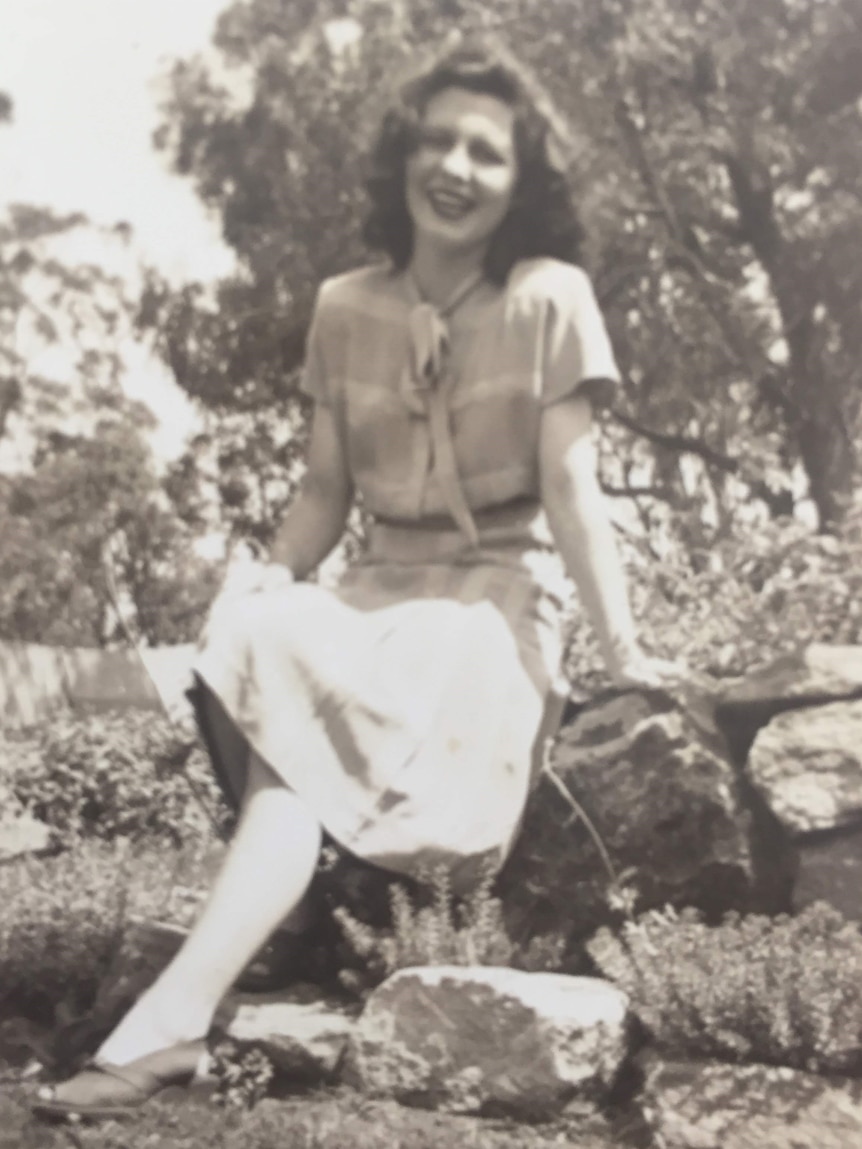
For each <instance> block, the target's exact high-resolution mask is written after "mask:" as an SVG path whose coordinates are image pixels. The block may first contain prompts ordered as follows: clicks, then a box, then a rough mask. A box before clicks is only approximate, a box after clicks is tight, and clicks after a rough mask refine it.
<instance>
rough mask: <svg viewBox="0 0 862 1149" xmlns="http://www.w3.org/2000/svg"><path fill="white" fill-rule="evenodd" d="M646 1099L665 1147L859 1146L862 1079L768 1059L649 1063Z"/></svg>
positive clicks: (811, 1148)
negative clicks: (820, 1073) (798, 1068)
mask: <svg viewBox="0 0 862 1149" xmlns="http://www.w3.org/2000/svg"><path fill="white" fill-rule="evenodd" d="M642 1064H643V1066H644V1069H645V1083H644V1087H643V1090H642V1092H641V1096H640V1101H639V1104H640V1106H641V1109H642V1111H643V1114H644V1117H645V1119H646V1121H647V1124H648V1125H649V1126H650V1128H651V1129H652V1131H653V1134H654V1136H655V1138H656V1141H657V1143H658V1144H659V1145H661V1146H662V1149H854V1147H855V1146H858V1145H862V1081H856V1080H850V1079H836V1078H829V1079H827V1078H824V1077H818V1076H816V1075H814V1074H810V1073H800V1072H797V1071H796V1070H793V1069H782V1068H780V1067H776V1066H767V1065H725V1064H722V1063H720V1062H679V1061H662V1060H661V1059H659V1058H658V1057H657V1056H656V1055H649V1056H648V1057H646V1058H644V1059H643V1062H642Z"/></svg>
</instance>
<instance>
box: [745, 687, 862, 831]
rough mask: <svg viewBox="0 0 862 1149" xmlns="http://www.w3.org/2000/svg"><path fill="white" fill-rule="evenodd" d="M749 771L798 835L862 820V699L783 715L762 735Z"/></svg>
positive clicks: (779, 815)
mask: <svg viewBox="0 0 862 1149" xmlns="http://www.w3.org/2000/svg"><path fill="white" fill-rule="evenodd" d="M746 770H747V773H748V776H749V777H750V778H751V780H752V782H753V783H754V785H755V786H756V787H757V789H758V790H759V791H760V793H761V794H762V795H763V796H764V798H765V799H766V801H767V803H768V804H769V807H770V809H771V810H772V811H773V813H774V814H775V815H776V817H777V818H778V820H779V821H780V822H781V824H782V825H783V826H785V827H786V828H787V829H788V830H789V831H790V832H791V833H792V834H806V833H811V832H813V831H817V830H830V829H835V828H836V827H840V826H846V825H848V824H854V823H859V822H862V701H856V702H834V703H831V704H830V705H827V706H815V707H808V708H806V709H804V710H792V711H787V712H786V713H784V714H779V715H778V716H777V717H775V718H773V719H772V721H771V722H770V723H769V724H768V725H767V726H765V727H764V728H763V729H762V730H761V731H760V732H759V733H758V734H757V736H756V738H755V740H754V745H753V746H752V747H751V751H750V753H749V755H748V764H747V767H746Z"/></svg>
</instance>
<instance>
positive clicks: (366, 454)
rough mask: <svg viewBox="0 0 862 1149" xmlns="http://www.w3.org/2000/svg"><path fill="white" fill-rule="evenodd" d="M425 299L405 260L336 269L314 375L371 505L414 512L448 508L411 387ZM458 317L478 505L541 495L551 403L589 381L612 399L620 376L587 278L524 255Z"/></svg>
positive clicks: (459, 395)
mask: <svg viewBox="0 0 862 1149" xmlns="http://www.w3.org/2000/svg"><path fill="white" fill-rule="evenodd" d="M416 302H417V297H416V294H415V288H413V286H412V282H411V281H410V279H409V277H408V276H407V275H406V273H398V272H394V271H393V270H391V269H390V268H389V267H387V266H375V267H369V268H363V269H362V270H360V271H354V272H350V273H348V274H346V275H342V276H338V277H336V278H333V279H330V280H327V281H326V282H324V283H323V285H322V286H321V288H320V291H319V294H318V300H317V304H316V307H315V313H314V317H313V321H312V325H311V329H310V333H309V339H308V348H307V356H306V365H305V371H304V375H303V380H302V389H303V390H304V392H305V393H306V394H307V395H310V396H312V397H313V398H314V399H316V400H317V401H318V402H321V403H323V404H325V405H327V406H329V407H330V408H331V409H332V410H333V412H334V414H335V417H336V421H337V425H338V427H339V429H340V433H341V435H342V439H343V444H344V449H345V453H346V457H347V460H348V464H349V468H350V471H351V474H352V477H353V481H354V483H355V485H356V488H357V490H358V491H359V493H360V494H361V495H362V497H363V500H364V503H365V506H366V507H367V509H368V510H369V511H370V512H371V513H372V514H374V515H380V516H382V517H385V518H389V519H396V520H408V521H410V520H417V519H421V518H423V517H425V516H429V515H440V514H445V513H446V511H447V506H446V500H445V496H444V494H443V492H442V491H441V489H440V487H439V485H438V483H437V481H436V478H435V474H434V468H433V459H432V454H433V447H432V440H431V435H430V432H429V421H428V419H427V418H423V417H421V414H420V415H418V414H417V412H416V410H414V409H412V408H411V407H410V406H409V405H408V404H407V403H405V400H404V396H403V386H402V382H403V374H404V370H405V364H406V363H407V362H409V357H410V348H409V338H410V336H409V323H408V315H409V312H410V309H411V308H412V307H413V306H414V305H415V303H416ZM449 326H450V340H451V348H452V366H453V374H454V385H453V388H452V391H451V393H450V395H449V402H448V405H449V411H450V422H451V436H452V442H453V446H454V453H455V459H456V463H457V471H458V475H459V478H460V483H461V487H462V489H463V493H464V497H465V499H466V502H467V504H468V506H469V507H470V508H471V509H472V510H482V509H485V508H488V507H494V506H497V505H499V504H502V503H506V502H509V501H510V500H513V499H518V498H522V497H525V496H527V497H530V496H532V497H535V496H537V495H538V488H539V475H538V462H537V451H536V445H537V440H538V428H539V420H540V416H541V411H542V408H543V407H544V406H546V405H547V404H550V403H553V402H556V401H557V400H559V399H562V398H564V397H566V396H568V395H571V394H572V393H574V392H575V391H576V390H578V389H579V388H581V387H587V388H588V389H589V393H590V396H591V398H592V399H593V400H594V401H595V400H600V401H601V400H603V399H604V398H605V397H606V396H607V395H608V391H609V388H610V389H612V387H613V384H614V382H615V381H616V380H617V379H618V371H617V366H616V363H615V361H614V355H613V351H612V349H611V344H610V341H609V339H608V335H607V331H606V328H605V325H604V321H603V318H602V315H601V312H600V310H599V306H598V303H597V301H596V297H595V294H594V292H593V288H592V285H591V283H590V280H589V278H588V277H587V275H586V273H585V272H584V271H583V270H582V269H581V268H579V267H576V266H574V265H572V264H567V263H562V262H561V261H559V260H555V259H549V258H542V259H531V260H525V261H523V262H521V263H519V264H517V265H516V266H515V268H514V269H513V271H512V273H511V274H510V276H509V279H508V281H507V282H506V284H505V285H504V286H502V287H495V286H494V285H492V284H490V283H484V284H482V286H481V288H480V289H479V290H477V291H475V292H473V293H472V294H471V295H470V296H469V298H468V299H467V300H466V301H465V303H464V305H463V306H462V307H461V308H459V309H458V311H457V312H456V313H455V315H454V316H453V317H452V319H451V320H450V324H449Z"/></svg>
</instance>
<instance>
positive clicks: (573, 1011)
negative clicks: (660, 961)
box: [345, 966, 628, 1119]
mask: <svg viewBox="0 0 862 1149" xmlns="http://www.w3.org/2000/svg"><path fill="white" fill-rule="evenodd" d="M627 1008H628V999H627V998H626V996H625V994H624V993H622V992H621V991H620V990H618V989H616V988H615V987H614V986H612V985H610V983H608V982H604V981H601V980H599V979H597V978H574V977H566V976H564V975H562V974H538V973H523V972H521V971H519V970H512V969H506V968H502V967H481V966H473V967H458V966H425V967H421V968H414V969H405V970H400V971H399V972H398V973H396V974H395V975H394V976H393V977H391V978H390V979H389V980H388V981H386V982H384V983H383V985H381V986H379V987H378V988H377V989H376V990H375V991H374V992H373V993H372V994H371V996H370V997H369V999H368V1001H367V1002H366V1005H365V1009H364V1011H363V1013H362V1015H361V1017H360V1018H359V1021H358V1023H357V1026H356V1029H355V1030H354V1032H353V1034H352V1036H351V1038H350V1043H349V1046H348V1053H347V1060H346V1065H345V1077H346V1080H347V1081H348V1082H350V1083H352V1084H354V1085H357V1086H358V1087H359V1088H360V1089H362V1090H364V1091H366V1092H368V1093H370V1094H372V1095H376V1096H387V1097H393V1098H395V1099H397V1100H400V1101H402V1102H404V1103H406V1104H413V1105H419V1106H422V1107H425V1108H437V1109H439V1110H442V1111H444V1112H449V1113H485V1114H492V1113H507V1114H511V1115H516V1116H521V1117H526V1118H533V1119H536V1118H538V1119H547V1118H550V1117H551V1116H553V1115H554V1114H556V1113H559V1112H561V1111H562V1110H563V1108H564V1107H565V1106H566V1105H567V1104H568V1103H571V1102H572V1101H573V1100H574V1099H577V1098H582V1099H586V1100H594V1101H599V1100H601V1099H602V1098H603V1097H604V1096H605V1095H606V1094H607V1092H608V1090H609V1088H610V1086H611V1084H612V1082H613V1080H614V1078H615V1076H616V1074H617V1071H618V1069H619V1068H620V1065H621V1064H622V1062H623V1060H624V1058H625V1056H626V1052H627Z"/></svg>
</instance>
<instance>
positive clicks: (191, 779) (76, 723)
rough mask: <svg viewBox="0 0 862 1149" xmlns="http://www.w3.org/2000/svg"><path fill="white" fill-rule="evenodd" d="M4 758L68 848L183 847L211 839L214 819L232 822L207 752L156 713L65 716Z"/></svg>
mask: <svg viewBox="0 0 862 1149" xmlns="http://www.w3.org/2000/svg"><path fill="white" fill-rule="evenodd" d="M4 750H5V752H6V753H9V755H10V759H11V761H10V762H9V764H8V766H7V767H5V768H4V770H3V773H4V774H5V775H6V777H7V781H8V784H9V785H10V788H11V790H12V792H13V794H14V795H15V796H16V798H17V799H18V800H19V801H20V802H21V803H22V804H23V805H24V806H25V807H26V808H27V809H29V810H30V811H31V813H33V814H34V815H35V816H36V817H37V818H39V819H41V820H42V821H43V822H45V823H46V824H47V825H48V826H50V827H51V829H52V831H53V835H54V840H55V843H56V844H57V845H58V846H61V847H66V848H68V847H70V846H74V845H75V844H76V843H77V842H78V841H79V840H80V839H81V838H100V839H102V840H104V841H113V840H115V839H117V838H127V839H131V840H140V839H142V838H143V837H147V838H150V839H151V838H162V839H163V840H165V841H167V842H171V843H173V844H175V845H180V844H182V843H188V842H195V841H200V840H202V839H204V838H206V837H207V836H208V835H209V834H210V833H211V825H210V821H209V817H210V816H211V817H214V818H215V819H216V820H218V819H219V818H221V817H222V816H223V813H222V807H221V806H220V805H219V801H220V800H219V796H218V792H217V789H216V785H215V782H214V780H213V778H212V772H211V770H210V769H209V766H208V764H207V762H206V761H205V759H204V755H203V752H202V751H201V750H199V749H197V748H196V747H195V744H194V742H192V741H190V740H188V739H187V738H186V737H185V736H184V735H182V734H178V733H177V730H176V728H175V727H174V726H172V725H171V724H170V723H169V722H168V721H167V720H166V719H164V718H162V717H161V716H159V715H155V714H152V713H149V712H146V711H132V710H129V711H116V712H110V713H105V714H84V715H75V714H58V715H56V716H55V717H54V718H52V720H51V721H50V722H47V723H45V724H44V725H43V726H42V727H40V729H39V730H38V731H37V732H36V733H35V734H34V735H33V736H32V737H31V739H30V740H29V741H28V742H24V741H23V740H18V741H15V742H7V743H6V744H5V746H4ZM202 801H203V803H204V804H205V806H206V809H202V804H201V803H202ZM207 811H208V812H209V816H208V813H207Z"/></svg>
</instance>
